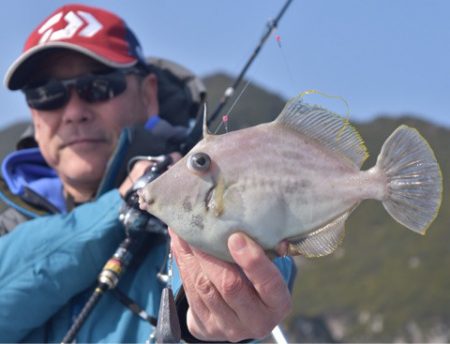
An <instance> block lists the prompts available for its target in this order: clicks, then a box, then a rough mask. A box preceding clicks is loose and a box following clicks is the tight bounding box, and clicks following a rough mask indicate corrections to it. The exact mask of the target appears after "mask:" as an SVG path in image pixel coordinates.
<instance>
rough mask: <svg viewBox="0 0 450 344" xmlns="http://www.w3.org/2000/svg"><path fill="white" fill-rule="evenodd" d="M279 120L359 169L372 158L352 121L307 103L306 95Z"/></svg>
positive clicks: (287, 108) (292, 100)
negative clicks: (344, 158)
mask: <svg viewBox="0 0 450 344" xmlns="http://www.w3.org/2000/svg"><path fill="white" fill-rule="evenodd" d="M275 121H276V122H279V123H282V124H283V125H286V126H287V127H289V128H292V129H294V130H296V131H298V132H300V133H302V134H303V135H305V136H307V137H309V138H312V139H314V140H317V141H318V142H319V143H320V144H322V145H324V146H325V147H327V148H328V149H330V150H332V151H335V152H338V153H340V154H342V155H343V156H345V157H347V158H348V159H350V161H352V162H353V163H354V164H355V165H357V166H358V167H361V166H362V164H363V163H364V161H365V160H366V159H367V157H368V156H369V154H368V153H367V148H366V146H365V144H364V141H363V140H362V138H361V136H360V135H359V133H358V132H357V131H356V130H355V129H354V128H353V127H352V126H351V125H350V123H349V121H348V119H346V118H343V117H342V116H339V115H338V114H335V113H333V112H331V111H329V110H327V109H325V108H322V107H320V106H318V105H311V104H306V103H303V101H302V96H297V97H296V98H293V99H291V100H290V101H289V102H288V103H287V104H286V106H285V107H284V109H283V111H281V113H280V115H279V116H278V118H277V119H276V120H275Z"/></svg>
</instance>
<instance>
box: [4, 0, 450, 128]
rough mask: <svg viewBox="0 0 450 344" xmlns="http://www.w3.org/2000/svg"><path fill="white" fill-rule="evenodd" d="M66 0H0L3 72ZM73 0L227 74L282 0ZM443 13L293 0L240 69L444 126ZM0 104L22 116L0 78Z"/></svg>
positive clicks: (417, 7)
mask: <svg viewBox="0 0 450 344" xmlns="http://www.w3.org/2000/svg"><path fill="white" fill-rule="evenodd" d="M72 2H73V1H56V0H42V1H36V0H14V1H8V2H3V3H2V10H1V11H0V43H1V46H2V48H1V52H2V53H1V57H0V74H1V75H2V79H3V76H4V75H5V73H6V71H7V69H8V67H9V66H10V64H11V63H12V62H13V61H14V60H15V59H16V58H17V57H18V56H19V55H20V52H21V50H22V47H23V44H24V42H25V40H26V38H27V37H28V35H29V34H30V32H31V31H32V30H33V29H34V28H35V27H37V26H38V25H39V24H40V23H41V22H42V21H43V20H44V19H45V18H46V17H47V16H48V15H49V14H50V13H51V12H52V11H53V10H55V9H56V8H57V7H59V6H61V5H63V4H66V3H72ZM78 2H79V3H86V4H91V5H93V6H98V7H103V8H105V9H108V10H110V11H112V12H115V13H116V14H118V15H120V16H121V17H122V18H123V19H125V21H126V22H127V23H128V25H129V26H130V27H131V28H132V30H133V31H134V32H135V34H136V35H137V36H138V38H139V40H140V42H141V45H142V46H143V49H144V53H145V55H147V56H156V57H164V58H168V59H171V60H173V61H175V62H177V63H180V64H182V65H184V66H185V67H187V68H188V69H190V70H191V71H193V72H194V73H196V74H197V75H199V76H200V77H203V76H206V75H209V74H212V73H215V72H218V71H221V72H227V73H229V74H231V75H234V76H236V75H237V74H238V73H239V72H240V71H241V69H242V68H243V66H244V65H245V63H246V61H247V60H248V58H249V57H250V55H251V54H252V52H253V51H254V49H255V48H256V46H257V44H258V42H259V41H260V39H261V37H262V35H263V34H264V32H265V31H266V28H267V25H268V23H269V22H270V20H272V19H274V18H275V17H276V15H277V14H278V12H279V11H280V9H281V8H282V6H283V5H284V3H285V0H214V1H213V0H189V1H186V0H142V1H137V0H127V1H124V0H108V1H106V0H103V1H101V0H93V1H92V0H91V1H78ZM449 18H450V1H449V0H294V1H293V2H292V4H291V6H290V7H289V9H288V10H287V12H286V13H285V15H284V17H283V18H282V19H281V21H280V23H279V25H278V28H277V30H276V31H275V32H274V33H273V34H272V35H271V37H270V38H269V39H268V40H267V42H266V44H265V45H264V47H263V48H262V50H261V51H260V53H259V55H258V57H257V59H256V60H255V62H254V63H253V64H252V66H251V68H250V69H249V71H248V72H247V74H246V77H248V78H249V79H250V81H251V83H252V84H254V85H259V86H263V87H265V88H267V89H268V90H269V91H272V92H275V93H277V94H279V95H280V96H282V97H284V98H286V99H288V98H291V97H294V96H295V95H297V94H299V93H300V92H303V91H306V90H310V89H313V90H317V91H320V92H322V93H324V94H328V95H333V96H338V97H341V98H342V99H344V100H345V101H346V102H347V104H348V110H347V107H346V106H345V103H344V102H342V101H340V100H336V99H334V98H333V99H331V100H330V99H328V98H326V97H324V96H314V95H311V96H307V97H311V98H310V99H308V98H305V100H306V101H308V102H313V103H318V104H321V105H323V106H326V107H331V109H332V110H333V111H336V112H340V113H344V112H347V111H348V112H349V115H350V120H351V121H355V122H362V121H369V120H371V119H373V118H375V117H376V116H378V115H380V114H383V115H389V116H393V117H396V116H401V115H403V114H405V113H408V114H412V115H414V116H416V117H419V118H422V119H424V120H427V121H430V122H432V123H435V124H438V125H442V126H445V127H448V128H450V114H449V109H450V19H449ZM277 36H278V37H279V41H277ZM242 96H243V97H245V93H244V94H243V95H242ZM0 104H1V106H2V111H3V113H2V114H1V117H0V118H1V120H0V128H4V127H6V126H8V125H11V124H13V123H15V122H18V121H27V120H29V119H30V117H29V111H28V109H27V107H26V106H25V102H24V98H23V95H22V94H21V93H20V92H11V91H8V90H7V89H6V88H5V87H4V86H3V84H2V86H0ZM249 115H251V114H249Z"/></svg>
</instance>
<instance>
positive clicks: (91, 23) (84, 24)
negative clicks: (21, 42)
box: [38, 11, 103, 44]
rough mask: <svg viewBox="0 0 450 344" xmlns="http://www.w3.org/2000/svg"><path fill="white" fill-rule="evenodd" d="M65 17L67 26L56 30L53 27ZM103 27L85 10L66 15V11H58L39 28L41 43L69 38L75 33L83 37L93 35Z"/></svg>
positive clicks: (70, 12)
mask: <svg viewBox="0 0 450 344" xmlns="http://www.w3.org/2000/svg"><path fill="white" fill-rule="evenodd" d="M61 19H64V20H65V22H66V26H65V27H63V28H62V29H59V30H54V29H53V27H54V26H55V25H56V24H57V23H59V22H60V21H61ZM102 28H103V25H102V24H101V23H100V22H99V21H98V20H97V19H95V17H94V16H93V15H92V14H91V13H89V12H85V11H76V12H74V11H69V12H67V13H66V14H65V15H64V12H58V13H56V14H55V15H53V16H51V17H50V18H49V19H48V20H47V21H46V22H45V23H44V24H43V25H42V26H41V27H40V28H39V30H38V33H39V34H41V35H42V37H41V39H40V40H39V44H43V43H45V42H48V41H58V40H62V39H69V38H72V37H73V36H75V35H79V36H81V37H92V36H94V35H95V34H96V33H97V32H99V31H100V30H101V29H102Z"/></svg>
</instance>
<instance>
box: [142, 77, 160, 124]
mask: <svg viewBox="0 0 450 344" xmlns="http://www.w3.org/2000/svg"><path fill="white" fill-rule="evenodd" d="M141 86H142V87H141V91H142V99H143V100H144V106H145V108H146V111H147V114H148V115H149V116H152V115H155V114H159V103H158V78H157V77H156V75H155V74H153V73H150V74H149V75H147V76H146V77H145V78H144V79H143V80H142V84H141Z"/></svg>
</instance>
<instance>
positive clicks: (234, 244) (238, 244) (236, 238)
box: [228, 233, 247, 252]
mask: <svg viewBox="0 0 450 344" xmlns="http://www.w3.org/2000/svg"><path fill="white" fill-rule="evenodd" d="M228 245H229V246H230V249H232V250H233V251H235V252H239V251H241V250H243V249H244V248H245V247H246V246H247V241H246V240H245V238H244V237H243V236H242V235H239V234H236V233H235V234H232V235H231V236H230V238H229V240H228Z"/></svg>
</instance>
